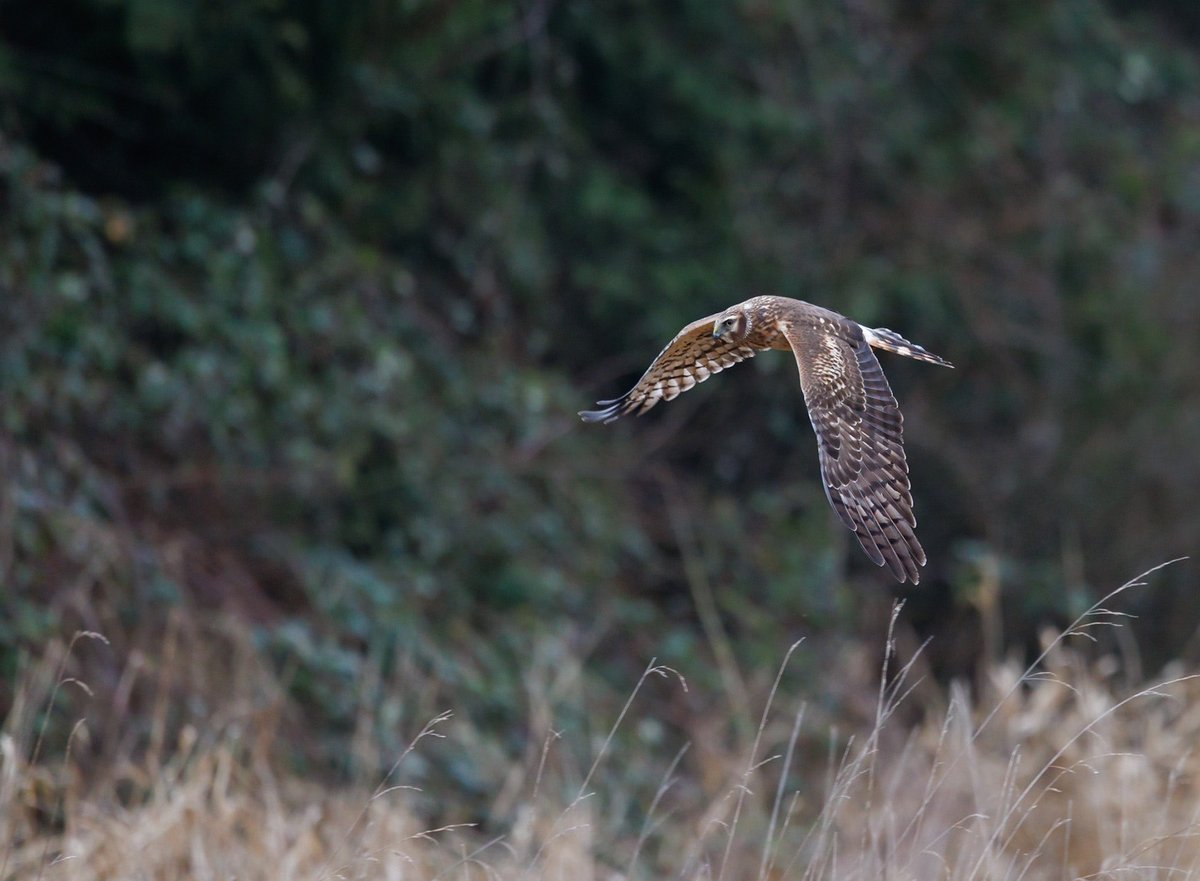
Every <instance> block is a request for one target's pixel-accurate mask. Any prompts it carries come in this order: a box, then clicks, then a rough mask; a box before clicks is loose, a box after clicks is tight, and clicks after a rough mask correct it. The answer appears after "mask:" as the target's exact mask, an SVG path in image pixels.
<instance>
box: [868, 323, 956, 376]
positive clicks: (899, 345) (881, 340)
mask: <svg viewBox="0 0 1200 881" xmlns="http://www.w3.org/2000/svg"><path fill="white" fill-rule="evenodd" d="M863 336H864V337H866V339H867V342H868V343H870V344H871V345H872V346H874V347H875V348H877V349H885V350H887V351H889V352H895V353H896V354H897V355H905V356H907V357H909V358H916V359H917V360H918V361H928V362H929V363H930V364H938V365H941V366H942V367H950V368H953V367H954V365H953V364H951V363H950V362H949V361H947V360H946V359H945V358H939V357H938V356H937V355H935V354H933V352H930V351H929V350H928V349H923V348H921V347H920V346H918V345H917V344H916V343H910V342H909V341H908V340H906V339H905V338H904V337H902V336H900V334H898V333H896V331H894V330H888V329H887V328H886V327H875V328H871V327H864V328H863Z"/></svg>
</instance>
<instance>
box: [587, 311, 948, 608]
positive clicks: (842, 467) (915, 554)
mask: <svg viewBox="0 0 1200 881" xmlns="http://www.w3.org/2000/svg"><path fill="white" fill-rule="evenodd" d="M872 346H874V347H876V348H879V349H886V350H887V351H889V352H896V353H897V354H900V355H907V356H908V357H910V358H916V359H917V360H919V361H928V362H930V363H931V364H941V365H942V366H944V367H951V366H953V365H951V364H950V362H949V361H946V360H944V359H942V358H939V357H938V356H937V355H934V354H932V353H931V352H927V351H926V350H925V349H922V348H921V347H920V346H918V345H916V344H914V343H910V342H909V341H908V340H906V339H904V338H903V337H902V336H900V335H899V334H897V333H894V332H893V331H890V330H887V329H886V328H874V329H872V328H869V327H864V326H863V325H861V324H859V323H858V322H857V321H851V320H850V319H849V318H846V317H845V316H842V315H839V314H838V313H836V312H831V311H830V310H828V309H822V308H821V307H820V306H814V305H813V304H811V303H805V302H804V301H803V300H793V299H791V298H789V297H754V298H752V299H749V300H747V301H746V302H744V303H739V304H738V305H736V306H731V307H730V308H728V309H726V310H725V311H724V312H720V313H717V314H716V315H709V316H708V317H707V318H701V319H700V320H699V321H693V322H692V323H691V324H689V325H688V326H687V327H685V328H684V329H683V330H681V331H680V332H679V333H678V334H677V335H676V337H675V339H673V340H671V342H669V343H668V344H667V347H666V348H665V349H663V350H662V352H661V353H660V354H659V356H658V357H657V358H655V359H654V363H653V364H651V365H650V369H649V370H647V371H646V373H645V374H644V375H643V376H642V378H641V379H639V380H638V381H637V384H636V385H634V387H633V388H631V389H630V390H629V391H627V392H626V393H625V394H623V395H622V396H621V397H619V398H614V399H613V400H611V401H598V402H597V403H598V404H599V406H600V407H601V408H602V409H600V410H585V411H582V412H581V413H580V414H579V415H580V416H581V417H582V418H583V421H584V422H612V421H613V420H615V419H619V418H620V417H621V416H624V415H625V414H626V413H637V414H639V415H640V414H642V413H645V412H646V411H647V410H649V409H650V408H651V407H653V406H654V405H655V404H657V403H658V402H659V401H669V400H671V399H672V398H674V397H676V396H677V395H679V394H680V392H685V391H687V390H688V389H690V388H691V387H692V386H694V385H695V384H696V383H698V382H704V380H706V379H708V378H709V376H711V375H712V374H714V373H719V372H721V371H722V370H724V369H725V368H726V367H732V366H733V365H734V364H737V363H738V362H739V361H745V360H746V359H747V358H753V357H754V356H755V355H756V354H758V353H759V352H760V351H762V350H763V349H791V351H792V354H794V355H795V356H796V363H797V364H798V365H799V367H800V388H801V389H802V390H803V391H804V401H805V403H806V404H807V405H808V416H809V419H810V420H811V421H812V425H813V429H814V430H815V431H816V433H817V449H818V452H819V454H820V460H821V478H822V480H823V482H824V484H825V495H826V497H827V498H828V499H829V503H830V504H831V505H833V510H834V511H836V512H837V515H838V517H840V518H841V521H842V522H843V523H844V524H846V526H848V527H849V528H850V529H852V530H853V531H854V534H855V535H857V536H858V541H859V544H861V545H862V547H863V550H864V551H866V552H867V556H868V557H870V558H871V559H872V560H873V561H874V562H875V564H876V565H878V566H883V565H885V564H886V565H887V567H888V569H890V570H891V573H892V575H894V576H895V577H896V579H897V580H898V581H901V582H904V581H906V580H909V581H912V583H913V584H916V583H917V582H918V580H919V577H920V572H919V570H918V568H917V567H918V566H924V565H925V551H924V550H923V549H922V548H921V543H920V542H918V541H917V537H916V535H915V534H914V533H913V528H914V527H915V526H916V525H917V520H916V518H915V517H914V516H913V510H912V495H911V493H910V492H909V482H908V463H907V461H906V460H905V458H904V444H903V434H904V428H903V425H904V417H903V416H901V414H900V408H899V407H898V406H897V404H896V398H895V396H894V395H893V394H892V390H891V387H889V386H888V382H887V379H886V378H885V377H884V375H883V369H882V368H881V367H880V366H879V361H878V360H876V358H875V353H874V352H872V351H871V347H872Z"/></svg>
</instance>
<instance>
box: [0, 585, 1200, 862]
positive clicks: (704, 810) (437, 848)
mask: <svg viewBox="0 0 1200 881" xmlns="http://www.w3.org/2000/svg"><path fill="white" fill-rule="evenodd" d="M1127 587H1128V586H1127ZM1112 623H1118V622H1117V619H1116V617H1115V616H1114V615H1112V614H1111V613H1108V612H1105V611H1104V610H1103V608H1102V607H1097V608H1096V609H1094V610H1093V611H1092V612H1090V613H1089V614H1088V615H1086V616H1084V617H1083V618H1081V619H1080V621H1079V622H1077V623H1076V625H1075V626H1074V627H1073V628H1072V629H1071V630H1070V631H1069V632H1068V633H1067V634H1064V635H1060V636H1056V637H1050V636H1048V637H1047V639H1046V652H1045V655H1044V656H1043V658H1042V659H1040V660H1039V662H1038V663H1037V664H1036V665H1034V666H1033V667H1031V668H1029V669H1027V670H1022V669H1020V668H1019V667H1018V666H1017V665H1015V664H1013V663H1004V664H1000V665H997V666H995V667H993V668H991V669H990V670H988V671H987V672H986V675H985V677H984V678H985V680H986V685H985V686H984V687H983V688H981V689H980V691H981V693H979V694H975V695H972V694H969V693H968V691H967V690H966V689H965V688H963V687H957V688H954V689H952V690H951V692H950V694H949V696H948V697H947V698H946V700H945V706H944V708H943V709H941V710H940V711H939V710H936V709H933V708H928V711H927V712H926V713H925V718H926V721H924V722H922V723H920V724H918V725H916V726H915V727H908V726H905V725H903V724H901V722H900V719H899V717H898V713H897V710H898V709H901V708H904V707H906V706H908V705H909V704H911V703H912V702H914V701H915V700H916V696H915V694H914V693H913V691H912V689H913V687H914V686H915V685H916V684H917V683H916V682H915V676H914V673H913V670H914V669H915V668H916V665H915V664H914V663H913V662H912V660H911V659H910V662H909V664H908V665H907V666H905V667H902V668H900V669H892V670H888V671H885V675H884V677H883V678H882V681H883V682H884V683H885V685H884V686H882V687H881V686H879V685H878V683H879V682H880V681H881V680H880V677H879V675H878V671H875V673H874V674H870V673H866V672H863V673H862V674H861V676H860V679H859V681H857V682H852V683H850V685H849V686H848V687H853V688H856V689H860V690H867V689H871V690H874V691H875V693H876V694H877V698H876V702H875V718H874V720H873V721H872V722H871V723H869V724H865V725H861V726H859V727H860V728H861V730H857V731H853V732H851V733H850V734H849V735H848V736H838V735H835V734H830V733H828V732H817V733H816V734H815V735H814V733H813V732H810V731H809V730H808V727H809V725H810V724H811V723H809V722H807V721H806V718H805V710H804V707H803V705H802V704H801V705H798V706H795V708H794V709H793V710H790V711H785V710H784V709H783V708H784V707H785V706H787V705H789V703H790V701H791V699H790V697H789V695H787V694H785V693H784V690H783V689H780V690H778V691H777V690H776V689H777V688H778V687H779V685H780V683H781V682H783V681H785V680H784V679H782V678H781V677H778V678H776V679H775V680H774V687H770V683H768V686H769V687H768V688H765V689H763V693H762V694H761V696H760V697H759V699H758V702H759V705H760V706H765V709H764V710H763V711H762V718H761V723H760V724H759V725H758V727H757V737H756V739H755V741H754V743H753V744H752V746H751V747H750V748H749V749H748V750H746V749H740V750H739V749H736V748H735V747H733V746H730V745H729V743H730V742H732V741H733V740H734V739H733V738H724V737H713V736H712V735H711V734H710V733H708V730H707V729H705V728H704V727H703V726H700V725H697V727H696V730H695V731H693V732H689V734H691V735H694V736H693V740H694V741H695V745H694V748H693V749H692V750H691V751H690V752H688V751H685V750H680V751H678V752H676V748H677V747H674V746H671V745H670V744H668V743H667V742H666V741H665V739H662V738H659V739H658V740H657V741H654V739H653V738H651V741H654V742H655V743H656V744H657V745H656V746H646V747H645V748H646V750H647V751H648V752H649V753H651V755H650V756H649V757H647V756H631V755H630V754H629V750H631V749H633V748H634V745H635V744H636V743H637V739H636V738H630V737H625V736H624V735H625V734H626V733H627V732H629V731H630V730H631V729H632V730H637V729H638V728H639V727H640V726H646V725H650V726H651V727H652V728H653V725H654V723H655V720H656V714H655V706H654V693H655V690H657V689H659V688H670V689H678V688H684V687H686V686H685V685H684V683H683V682H682V680H681V678H680V677H679V676H678V674H676V673H675V671H672V670H668V669H665V668H660V667H655V666H654V665H653V663H652V664H651V665H650V666H649V667H648V668H647V669H646V671H645V673H644V674H643V676H642V678H641V680H640V681H639V682H638V683H637V685H636V686H635V687H634V688H633V689H632V691H631V693H630V694H629V698H628V701H627V703H626V704H625V705H624V707H623V708H619V709H616V710H614V711H613V712H612V713H610V720H609V722H608V723H607V726H606V727H607V731H608V732H609V733H608V736H607V737H605V736H604V735H603V731H604V729H601V735H600V736H597V737H595V738H593V739H591V740H589V741H588V742H587V743H586V744H584V745H583V746H582V747H581V748H579V749H580V751H581V752H583V753H589V752H590V754H591V762H590V767H589V763H587V762H585V763H583V764H579V763H576V762H572V761H570V760H569V756H570V754H572V746H575V747H579V745H572V744H568V743H564V742H562V741H561V740H560V739H558V738H557V737H556V735H555V732H554V728H553V719H551V718H548V716H547V714H548V713H549V709H548V707H549V705H548V704H538V703H537V702H536V701H535V702H534V703H533V704H532V705H531V706H532V707H533V708H532V709H531V716H534V717H536V718H535V719H531V722H530V730H539V731H541V732H542V735H543V737H542V739H540V740H538V741H537V742H536V743H532V744H531V745H530V748H529V749H527V750H526V752H525V754H524V756H523V757H521V758H519V759H514V760H512V761H511V764H510V766H509V767H507V768H504V769H503V773H502V774H500V775H499V776H498V779H501V780H503V784H502V785H501V786H500V787H499V791H497V792H495V793H490V794H488V795H487V796H486V797H485V798H481V797H480V796H478V795H470V794H467V793H463V792H458V791H455V790H453V789H451V788H444V789H442V790H441V791H437V792H424V793H422V792H419V791H416V790H415V789H414V788H411V787H410V786H409V785H408V783H407V781H408V780H409V779H410V777H409V770H410V768H411V767H412V766H413V763H414V762H420V761H422V756H423V755H427V754H431V753H434V752H436V753H437V754H439V755H442V756H445V755H448V754H452V753H453V751H454V750H475V749H482V748H484V746H483V744H484V742H485V741H486V737H487V733H486V732H485V731H482V730H478V729H476V728H473V727H472V726H470V725H469V724H467V722H466V721H465V720H460V719H458V718H453V717H450V716H449V715H445V716H438V717H435V718H433V719H432V720H431V721H430V722H429V724H428V725H426V726H425V727H424V728H423V729H422V730H420V731H419V732H418V733H417V734H416V735H415V737H414V739H413V741H412V743H411V745H410V747H409V748H408V749H407V750H405V751H403V752H402V754H401V755H399V756H397V757H396V761H395V764H394V765H393V767H392V768H391V771H390V773H389V774H388V775H387V777H386V778H385V779H384V780H383V781H380V782H379V783H378V785H377V786H374V787H371V786H369V785H365V784H364V785H362V786H350V785H344V786H341V787H330V786H326V785H321V784H320V783H318V782H314V781H311V780H306V779H304V777H303V775H301V774H300V773H298V772H296V771H294V770H293V771H290V772H289V771H285V770H284V769H285V768H286V767H287V763H286V761H284V760H283V759H282V758H281V757H282V756H284V755H286V754H287V750H286V746H287V743H288V740H289V736H290V735H289V727H288V725H289V723H288V722H287V718H288V714H287V712H286V711H266V710H263V709H262V708H261V707H262V705H263V702H264V695H267V696H268V697H269V695H270V691H271V686H270V683H269V682H264V681H257V682H255V681H253V678H254V677H250V679H248V680H247V682H248V683H249V684H247V685H245V686H244V692H243V693H241V694H236V693H235V694H232V695H230V703H231V704H237V702H238V701H239V700H244V701H246V702H247V706H246V707H244V708H243V709H241V710H238V709H236V708H235V709H232V710H231V709H229V708H224V709H223V710H222V713H223V715H222V716H221V720H220V721H214V726H213V731H200V730H196V729H195V728H193V727H187V726H185V727H183V728H182V729H180V730H179V733H178V736H177V738H176V739H175V740H176V742H174V743H173V744H169V743H167V742H166V741H165V740H163V739H162V738H161V737H160V739H159V741H158V743H157V745H156V746H155V747H154V748H153V749H151V750H149V751H144V752H143V753H142V754H140V755H139V756H138V757H137V758H136V759H135V758H134V757H133V756H131V755H129V756H120V755H118V756H117V757H116V758H115V759H114V760H112V761H109V762H108V763H106V765H105V767H104V769H103V770H97V769H95V768H84V767H83V765H82V763H81V762H80V761H77V760H76V759H75V758H74V757H73V756H74V754H75V752H76V747H77V746H78V745H80V744H84V743H87V742H88V738H89V737H91V736H92V734H91V733H90V730H91V727H96V728H97V729H102V728H103V727H104V726H105V725H106V724H107V720H106V719H105V715H106V709H107V710H108V711H109V712H111V707H108V708H105V707H100V706H97V705H96V703H95V702H93V703H92V705H91V706H90V708H89V709H88V712H87V717H88V721H87V722H86V723H81V724H80V725H79V726H77V727H76V729H75V731H74V733H73V736H72V739H71V741H69V742H67V743H66V744H63V745H61V746H56V747H55V749H54V750H53V755H51V754H49V748H48V746H47V744H46V743H45V742H42V739H41V736H40V723H39V722H38V721H37V719H38V713H37V710H38V708H39V707H45V706H47V705H49V704H50V703H51V702H52V701H54V700H56V699H61V695H62V694H63V693H64V691H73V690H80V689H82V688H83V686H81V685H80V684H79V683H77V682H75V681H74V680H72V678H71V676H70V675H69V673H70V669H71V667H70V664H69V663H68V658H69V657H70V656H71V653H72V652H77V651H78V650H79V645H78V644H76V645H74V646H69V647H68V646H64V647H60V648H59V649H58V650H57V651H55V652H51V656H50V657H48V658H46V659H44V660H43V661H42V662H40V663H36V664H31V665H30V666H29V668H28V670H27V671H26V674H25V676H24V677H23V680H22V682H21V684H20V687H19V689H18V694H19V700H18V701H17V704H16V705H15V706H14V709H13V712H12V713H11V714H10V716H9V718H8V720H7V722H6V724H5V727H4V731H3V733H2V734H0V878H3V879H10V878H12V879H18V878H19V879H34V878H46V879H50V878H72V879H108V878H134V879H178V878H196V879H209V878H213V879H217V878H220V879H225V878H239V879H257V878H263V879H279V878H297V879H321V878H363V879H366V878H380V879H431V878H445V879H462V881H466V879H492V878H501V879H525V878H529V879H620V878H655V879H657V878H684V879H693V878H698V879H706V878H712V879H729V881H733V879H776V878H813V879H818V878H819V879H839V881H840V879H864V881H865V879H880V878H894V879H921V881H928V879H937V878H945V879H954V881H958V879H1030V881H1034V879H1071V878H1088V879H1091V878H1112V879H1128V878H1147V879H1149V878H1155V879H1159V878H1161V879H1171V878H1188V877H1196V876H1197V875H1200V840H1198V839H1197V832H1198V831H1200V816H1198V814H1200V797H1198V796H1200V791H1198V787H1200V777H1198V775H1200V760H1198V758H1197V756H1196V754H1195V750H1194V745H1195V744H1197V743H1200V680H1198V679H1196V678H1194V677H1192V676H1185V675H1183V674H1182V673H1181V672H1174V673H1172V674H1171V675H1170V676H1168V677H1167V678H1166V679H1164V680H1162V681H1160V682H1157V683H1155V684H1154V685H1153V686H1151V687H1142V688H1136V689H1130V688H1127V687H1124V686H1122V685H1121V684H1120V683H1121V680H1120V678H1119V677H1117V676H1116V675H1115V672H1116V670H1117V666H1118V665H1117V664H1116V663H1115V662H1114V660H1113V659H1112V658H1111V657H1106V656H1102V657H1099V658H1094V657H1092V654H1093V653H1089V652H1084V651H1081V650H1080V649H1079V648H1078V647H1076V646H1075V645H1074V644H1073V642H1072V638H1073V637H1086V636H1087V634H1088V633H1089V632H1090V630H1091V629H1092V628H1094V627H1095V626H1097V625H1102V624H1112ZM81 639H82V642H84V643H86V642H89V641H90V640H91V639H92V637H90V636H84V637H82V638H81ZM804 650H805V648H804V646H803V645H800V646H798V647H796V646H794V647H793V651H796V652H803V651H804ZM790 654H791V653H790V652H789V655H790ZM786 664H787V661H786V660H785V662H784V665H785V666H786ZM893 664H895V662H894V661H893ZM781 671H782V668H781ZM261 675H262V674H261V671H260V674H259V676H260V679H261ZM558 675H560V676H561V675H562V671H561V669H560V670H559V671H558ZM660 677H661V679H662V680H664V681H661V682H660V681H659V680H660ZM567 679H569V680H572V681H574V682H576V683H577V684H580V687H581V688H582V687H583V686H582V684H581V683H582V682H583V681H584V680H582V679H581V678H579V677H574V679H572V677H571V676H570V675H568V676H567ZM872 680H874V682H875V683H876V684H875V685H872V684H871V682H872ZM56 693H57V694H58V695H59V697H58V698H56V697H55V695H56ZM164 693H165V692H164ZM250 696H253V700H251V697H250ZM692 697H693V698H694V697H696V696H695V695H692ZM583 702H584V703H585V704H586V695H584V696H583ZM251 703H254V706H255V707H257V709H253V708H251V707H250V704H251ZM266 703H267V704H268V705H270V703H271V701H270V700H267V701H266ZM167 709H169V708H167ZM164 712H165V711H164ZM152 715H153V714H152ZM160 715H161V713H160ZM709 715H711V713H710V714H709ZM810 715H811V714H810ZM820 724H824V723H820ZM614 734H615V735H618V736H614ZM821 739H824V740H825V742H826V743H827V745H828V758H827V760H817V759H815V758H814V755H813V750H812V749H811V744H813V743H815V742H818V741H820V740H821ZM151 742H152V743H153V739H152V741H151ZM659 751H661V752H662V753H663V754H662V755H661V756H659V755H658V754H657V753H658V752H659ZM647 763H656V764H657V765H658V767H659V773H660V774H661V783H660V784H659V785H658V786H657V787H653V786H652V787H651V788H650V790H649V792H650V795H649V797H646V798H641V796H640V795H639V793H640V792H642V791H643V790H639V789H637V788H636V787H626V785H625V782H626V781H627V780H629V779H630V776H631V773H632V772H631V771H630V768H631V767H632V766H633V765H634V764H636V765H637V766H638V767H645V766H646V764H647ZM639 799H640V800H639ZM455 816H470V817H478V816H486V817H488V819H487V821H486V822H487V828H486V829H483V828H480V827H479V826H476V825H470V824H466V823H462V824H460V823H458V822H454V821H452V820H451V821H446V820H445V818H447V817H449V818H454V817H455ZM430 818H436V820H432V821H431V819H430Z"/></svg>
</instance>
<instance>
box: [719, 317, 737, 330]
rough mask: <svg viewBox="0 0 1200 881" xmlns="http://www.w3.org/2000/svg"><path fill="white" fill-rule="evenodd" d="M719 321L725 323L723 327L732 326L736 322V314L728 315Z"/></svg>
mask: <svg viewBox="0 0 1200 881" xmlns="http://www.w3.org/2000/svg"><path fill="white" fill-rule="evenodd" d="M721 323H722V324H723V325H725V327H733V326H734V325H735V324H737V316H736V315H730V316H729V317H728V318H726V319H725V320H724V321H722V322H721Z"/></svg>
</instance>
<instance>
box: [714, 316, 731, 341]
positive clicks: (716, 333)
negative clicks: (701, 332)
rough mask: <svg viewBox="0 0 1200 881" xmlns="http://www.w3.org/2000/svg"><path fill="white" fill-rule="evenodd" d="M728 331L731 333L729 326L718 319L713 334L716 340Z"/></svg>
mask: <svg viewBox="0 0 1200 881" xmlns="http://www.w3.org/2000/svg"><path fill="white" fill-rule="evenodd" d="M727 333H729V328H728V327H724V326H722V324H721V322H720V321H717V322H715V323H714V324H713V332H712V335H713V339H714V340H719V339H720V338H721V337H723V336H725V334H727Z"/></svg>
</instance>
